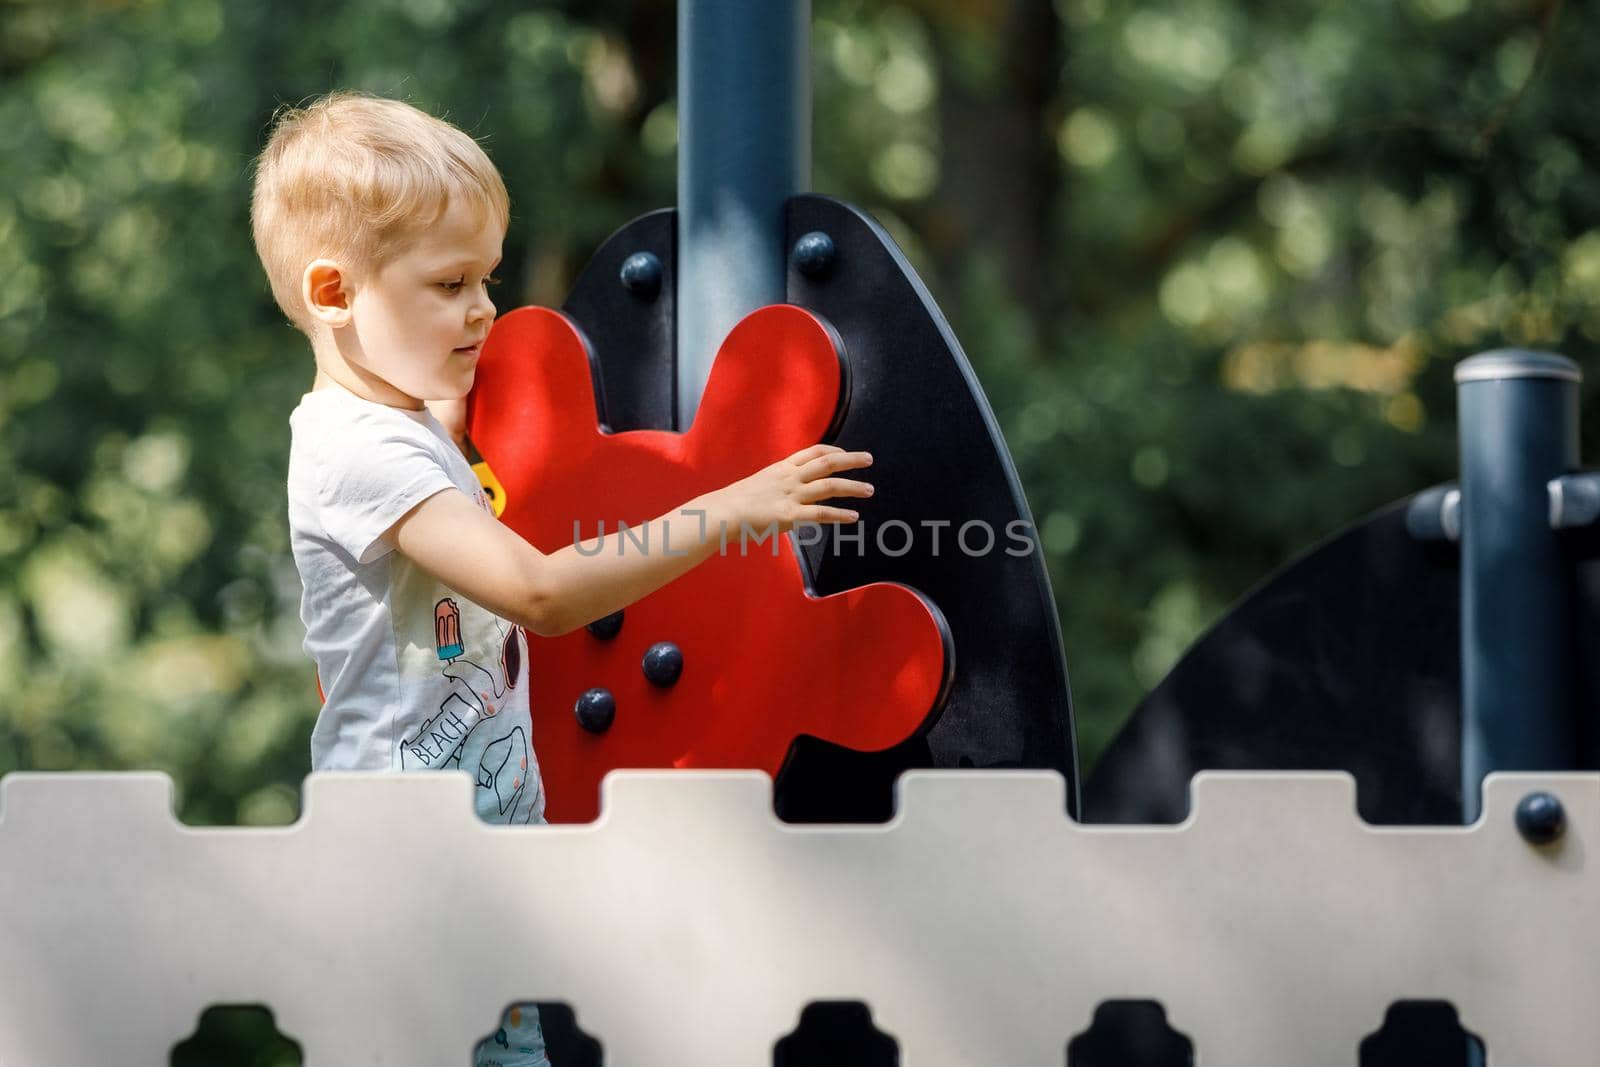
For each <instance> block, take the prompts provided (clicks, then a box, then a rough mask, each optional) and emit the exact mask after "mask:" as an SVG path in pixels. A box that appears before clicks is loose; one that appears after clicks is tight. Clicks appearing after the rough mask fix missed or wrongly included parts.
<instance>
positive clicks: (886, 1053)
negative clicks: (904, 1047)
mask: <svg viewBox="0 0 1600 1067" xmlns="http://www.w3.org/2000/svg"><path fill="white" fill-rule="evenodd" d="M899 1063H900V1046H899V1045H898V1044H897V1043H896V1042H895V1039H894V1038H892V1037H890V1036H889V1035H888V1034H886V1033H884V1032H883V1031H882V1030H879V1029H878V1028H877V1027H876V1026H874V1025H873V1024H872V1009H871V1008H869V1007H867V1005H865V1004H863V1003H861V1002H860V1001H859V1000H819V1001H813V1002H812V1003H810V1004H807V1005H806V1006H805V1009H804V1010H803V1011H801V1012H800V1024H799V1025H798V1026H796V1027H795V1029H794V1030H793V1031H791V1032H790V1033H789V1034H787V1035H786V1036H784V1037H783V1038H780V1039H779V1041H778V1043H777V1044H776V1045H774V1046H773V1048H772V1067H898V1065H899Z"/></svg>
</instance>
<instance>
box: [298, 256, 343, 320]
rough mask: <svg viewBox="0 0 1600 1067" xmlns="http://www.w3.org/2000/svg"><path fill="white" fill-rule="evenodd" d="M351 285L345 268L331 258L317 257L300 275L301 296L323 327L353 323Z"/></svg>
mask: <svg viewBox="0 0 1600 1067" xmlns="http://www.w3.org/2000/svg"><path fill="white" fill-rule="evenodd" d="M350 295H351V292H350V287H349V284H348V281H347V279H346V278H345V274H344V269H343V268H342V267H340V266H339V264H337V263H335V262H334V261H333V260H331V259H314V260H312V261H311V262H310V263H308V264H306V272H305V273H304V274H303V275H301V276H300V299H302V300H304V301H305V302H306V308H307V309H308V310H309V311H310V312H311V314H312V315H313V316H314V317H315V318H316V319H317V321H319V322H321V323H322V324H323V325H324V326H327V327H329V328H331V329H338V328H339V327H341V326H348V325H349V324H350Z"/></svg>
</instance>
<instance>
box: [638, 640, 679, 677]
mask: <svg viewBox="0 0 1600 1067" xmlns="http://www.w3.org/2000/svg"><path fill="white" fill-rule="evenodd" d="M642 666H643V667H644V676H645V677H646V678H647V679H649V681H650V684H651V685H659V686H661V687H662V688H663V689H665V688H666V687H667V686H669V685H672V684H673V683H674V682H676V681H677V680H678V678H679V676H680V675H682V674H683V653H682V652H681V651H680V650H679V649H678V646H677V645H675V644H673V643H672V642H671V641H657V642H656V643H655V644H653V645H651V646H650V647H649V648H648V649H646V650H645V654H644V663H643V664H642Z"/></svg>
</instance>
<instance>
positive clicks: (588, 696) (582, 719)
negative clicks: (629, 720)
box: [572, 689, 617, 734]
mask: <svg viewBox="0 0 1600 1067" xmlns="http://www.w3.org/2000/svg"><path fill="white" fill-rule="evenodd" d="M572 710H573V711H574V712H576V713H577V716H578V725H579V726H581V727H583V728H584V729H585V730H588V731H589V732H590V733H591V734H603V733H605V732H606V731H607V730H609V729H611V723H612V722H613V721H614V720H615V719H616V717H617V698H616V697H614V696H612V695H611V690H609V689H586V690H584V693H583V695H582V696H580V697H579V698H578V702H577V703H576V704H574V705H573V706H572Z"/></svg>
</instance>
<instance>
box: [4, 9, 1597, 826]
mask: <svg viewBox="0 0 1600 1067" xmlns="http://www.w3.org/2000/svg"><path fill="white" fill-rule="evenodd" d="M674 28H675V27H674V6H673V4H672V3H669V2H666V0H596V2H592V3H578V2H576V0H573V2H564V3H538V2H530V0H525V2H522V3H498V2H489V0H365V2H362V3H327V2H321V3H311V2H307V0H282V2H274V3H271V4H265V3H257V2H253V0H167V2H162V0H128V2H120V3H119V2H114V0H100V2H86V0H78V2H67V3H42V2H41V3H30V2H26V0H24V2H20V3H16V2H14V3H10V4H7V5H6V6H5V7H4V8H3V9H0V773H3V772H4V771H7V770H12V769H18V768H27V769H60V768H71V767H79V768H113V769H120V768H159V769H163V770H166V771H168V772H170V773H171V774H172V775H173V776H174V778H175V779H176V780H177V781H178V782H179V785H180V789H181V809H182V811H183V813H184V815H185V817H186V818H187V819H189V820H190V821H198V822H206V821H217V822H233V821H244V822H282V821H286V820H287V819H289V818H290V817H291V816H292V813H293V812H294V810H295V808H296V806H297V803H298V801H297V789H298V785H299V781H300V779H301V777H302V776H303V775H304V774H305V773H306V771H307V770H308V757H307V737H308V734H309V730H310V725H311V722H312V720H313V718H314V715H315V710H316V697H315V693H314V690H313V688H312V679H311V670H310V667H309V664H308V663H307V662H306V661H304V660H303V658H302V656H301V653H300V650H299V640H300V632H299V627H298V619H297V606H298V583H297V579H296V577H295V573H294V569H293V564H292V561H291V560H290V558H289V552H288V544H287V536H286V521H285V517H284V513H285V503H284V498H283V482H284V471H285V464H286V457H287V448H288V427H287V421H286V420H287V415H288V412H289V411H290V409H291V408H292V407H293V406H294V403H295V401H296V398H297V397H298V395H299V394H300V393H301V392H302V391H303V390H304V389H305V388H306V387H307V385H308V384H309V381H310V377H311V363H310V357H309V352H308V350H307V348H306V346H305V344H304V342H303V341H302V339H301V338H300V337H299V335H297V334H296V333H294V332H293V331H292V330H291V329H290V328H289V327H288V326H287V325H286V324H284V323H283V322H282V321H281V318H280V317H279V315H278V313H277V311H276V309H275V308H274V307H273V305H272V302H271V299H270V296H269V294H268V291H267V287H266V283H265V280H264V278H263V277H262V275H261V273H260V269H259V267H258V265H257V263H256V261H255V257H254V253H253V251H252V249H251V246H250V240H249V227H248V223H247V211H248V189H249V171H248V164H249V161H250V160H251V158H252V156H253V155H254V153H255V152H256V150H257V149H258V147H259V145H260V143H261V140H262V138H263V135H264V132H265V128H266V126H267V123H268V121H269V120H270V117H271V115H272V112H273V109H274V107H275V106H277V105H278V104H280V103H283V102H294V101H299V100H301V99H303V98H305V97H307V96H309V95H312V94H316V93H320V92H323V91H326V90H329V89H332V88H336V87H354V88H361V89H367V90H371V91H375V92H379V93H383V94H387V95H396V96H401V97H404V98H406V99H409V100H411V101H412V102H414V103H416V104H418V105H419V106H422V107H424V108H427V109H429V110H432V111H434V112H436V113H440V114H444V115H446V116H447V117H449V118H451V119H452V120H453V121H455V122H457V123H458V124H460V125H462V126H463V127H464V128H466V129H467V130H468V131H470V132H472V133H473V134H475V135H477V136H479V137H482V138H483V139H484V141H485V144H486V146H487V148H488V149H489V151H490V153H491V155H492V156H493V157H494V158H495V160H496V162H497V163H498V164H499V165H500V167H501V168H502V170H503V171H504V173H505V175H506V178H507V184H508V185H509V187H510V189H511V191H512V197H513V220H512V228H511V232H510V235H509V236H508V239H507V242H506V253H507V255H506V262H507V269H506V272H505V273H506V274H507V276H508V282H509V286H508V288H507V289H503V290H502V293H504V294H514V296H513V298H511V299H503V300H502V303H503V304H506V305H512V304H516V303H521V302H539V303H559V302H560V300H561V299H562V295H563V293H564V292H565V289H566V286H567V284H568V283H569V282H570V280H571V278H572V276H573V275H574V274H575V272H576V271H577V270H578V269H579V268H580V267H581V266H582V264H583V261H584V259H585V257H586V256H587V255H588V253H589V252H590V251H591V250H593V249H594V248H595V247H597V246H598V244H599V243H600V242H601V241H602V240H603V239H604V237H605V236H606V235H607V234H608V233H609V232H610V231H611V230H612V229H614V228H615V227H616V226H618V225H620V224H622V223H623V222H625V221H627V220H628V219H630V218H632V217H633V216H635V215H637V214H640V213H642V212H643V211H646V210H649V209H651V208H655V207H660V206H664V205H668V204H670V203H671V202H672V201H673V198H674V192H673V186H674V151H675V137H676V123H675V114H674V105H673V99H672V98H673V91H674V85H673V79H674V76H675V75H674V70H673V63H674V52H673V50H674V41H673V33H674ZM813 48H814V69H815V86H814V89H815V98H816V127H815V131H816V132H815V159H816V166H815V179H814V183H813V184H814V188H815V189H816V190H818V191H820V192H824V193H829V194H832V195H836V196H840V197H843V198H844V199H847V200H850V201H853V202H855V203H859V204H862V205H863V206H865V207H867V208H868V209H869V210H871V211H873V212H874V213H875V214H876V215H878V216H879V217H880V218H881V219H882V220H883V221H884V222H885V223H886V225H887V226H888V227H889V228H890V230H891V232H893V233H894V234H895V235H896V237H897V239H899V240H900V241H901V242H902V244H903V245H904V247H905V248H906V250H907V252H908V254H909V255H910V256H911V258H912V259H913V261H914V262H915V263H916V264H917V265H918V267H919V269H920V270H922V271H923V273H924V275H925V277H926V278H927V280H928V281H929V283H930V285H931V286H932V288H933V289H934V291H935V294H936V295H937V296H938V297H939V298H940V301H941V304H942V306H943V307H944V308H945V310H946V312H947V314H948V315H949V317H950V319H951V321H952V323H953V325H954V327H955V329H956V332H957V334H958V336H960V337H961V338H962V340H963V342H964V344H965V347H966V349H967V352H968V355H969V356H970V357H971V359H972V361H973V363H974V364H975V365H976V367H977V369H978V372H979V375H980V377H981V379H982V380H983V382H984V383H985V386H986V388H987V389H988V391H989V394H990V398H991V400H992V402H993V404H994V406H995V408H996V412H997V414H998V415H999V417H1000V420H1001V422H1002V425H1003V427H1004V429H1005V431H1006V434H1007V437H1008V439H1009V441H1010V444H1011V447H1012V449H1013V452H1014V455H1015V458H1016V460H1017V463H1018V466H1019V468H1020V470H1021V473H1022V477H1023V482H1024V484H1025V485H1026V487H1027V489H1028V493H1029V497H1030V501H1031V503H1032V506H1033V509H1034V512H1035V516H1036V518H1037V519H1038V521H1039V523H1040V526H1041V529H1042V533H1043V539H1044V545H1045V549H1046V551H1047V553H1048V555H1049V562H1050V567H1051V573H1052V578H1053V581H1054V583H1055V590H1056V594H1057V598H1058V601H1059V604H1060V606H1061V613H1062V620H1063V628H1064V633H1065V640H1066V648H1067V656H1068V665H1069V669H1070V672H1071V675H1072V680H1073V687H1074V696H1075V700H1076V704H1077V710H1078V714H1079V725H1080V730H1081V733H1082V740H1083V748H1084V754H1085V757H1086V760H1092V758H1093V756H1094V755H1095V754H1096V753H1097V752H1098V751H1099V749H1100V748H1101V747H1102V746H1103V745H1104V743H1105V741H1106V740H1107V739H1108V738H1109V737H1110V735H1111V734H1112V733H1113V732H1114V730H1115V729H1116V727H1117V725H1118V724H1119V723H1120V722H1121V720H1122V719H1123V717H1125V715H1126V714H1127V713H1128V711H1129V710H1131V708H1132V707H1133V705H1134V704H1135V703H1136V701H1137V700H1138V698H1139V696H1140V694H1141V693H1142V692H1143V691H1144V690H1146V689H1147V688H1148V687H1149V686H1150V685H1152V684H1153V683H1154V682H1155V681H1156V680H1157V679H1158V678H1159V677H1160V676H1161V674H1162V673H1163V672H1164V671H1165V670H1166V669H1167V668H1168V667H1169V666H1170V665H1171V663H1172V662H1173V661H1174V660H1175V659H1176V657H1177V656H1178V655H1179V654H1180V653H1181V651H1182V650H1183V649H1184V648H1185V647H1186V646H1187V645H1188V643H1189V642H1190V641H1191V640H1192V639H1193V638H1194V637H1195V636H1196V635H1197V634H1198V632H1199V631H1200V630H1201V629H1202V628H1203V627H1205V626H1206V625H1208V624H1209V623H1210V622H1211V621H1213V620H1214V619H1215V618H1216V617H1217V616H1218V615H1219V613H1220V612H1221V611H1222V610H1223V608H1224V607H1225V605H1226V604H1227V603H1228V602H1229V601H1230V600H1232V599H1233V598H1235V597H1236V596H1238V595H1239V594H1240V593H1241V592H1243V591H1244V590H1245V589H1246V588H1247V587H1248V586H1249V585H1251V584H1252V583H1254V582H1255V581H1257V580H1259V579H1260V578H1261V577H1263V576H1264V575H1265V574H1266V573H1267V572H1269V571H1270V570H1271V569H1272V568H1273V567H1275V566H1277V565H1279V564H1281V563H1282V562H1284V561H1286V560H1287V559H1288V558H1289V557H1290V556H1292V555H1293V554H1295V553H1297V552H1299V551H1301V550H1303V549H1304V548H1306V547H1308V546H1309V545H1310V544H1311V543H1313V542H1314V541H1316V540H1317V539H1319V538H1321V537H1323V536H1326V535H1327V534H1330V533H1332V532H1333V531H1334V530H1335V529H1337V528H1338V527H1340V526H1342V525H1344V524H1346V523H1348V522H1350V521H1353V520H1354V519H1356V518H1358V517H1359V516H1360V515H1362V514H1363V513H1365V512H1366V511H1368V510H1370V509H1372V508H1374V507H1376V506H1378V505H1379V504H1382V503H1384V502H1386V501H1388V500H1390V499H1393V498H1395V497H1398V496H1401V495H1403V494H1405V493H1407V492H1410V491H1413V490H1415V489H1418V488H1421V487H1423V486H1425V485H1428V484H1431V483H1433V482H1437V481H1442V480H1445V479H1447V478H1450V477H1452V476H1453V474H1454V449H1455V445H1454V437H1453V433H1454V427H1453V388H1452V385H1451V381H1450V369H1451V366H1452V365H1453V364H1454V362H1455V361H1456V360H1458V359H1459V358H1461V357H1464V356H1466V355H1469V354H1471V353H1472V352H1475V351H1480V350H1483V349H1487V348H1493V347H1499V346H1502V345H1521V346H1530V347H1539V348H1547V349H1554V350H1559V351H1563V352H1565V353H1566V354H1567V355H1569V356H1572V357H1574V358H1576V359H1578V360H1579V361H1580V362H1581V363H1583V364H1584V365H1585V367H1586V368H1587V369H1588V371H1589V372H1590V376H1591V378H1593V377H1594V376H1595V375H1596V373H1597V372H1600V368H1597V367H1596V362H1595V349H1596V343H1597V342H1600V118H1597V113H1596V111H1595V109H1594V106H1593V104H1592V102H1591V97H1592V87H1591V85H1590V78H1589V72H1590V71H1592V70H1593V69H1596V67H1597V66H1600V16H1597V15H1596V14H1595V13H1594V12H1593V10H1592V9H1590V8H1586V7H1584V6H1580V5H1564V4H1563V3H1561V0H1487V2H1480V3H1475V4H1469V3H1468V2H1467V0H1399V2H1378V0H1360V2H1352V3H1347V4H1337V5H1332V4H1325V3H1319V2H1314V0H1280V2H1278V3H1273V4H1266V3H1257V2H1250V0H1150V2H1145V3H1138V4H1133V3H1123V2H1118V0H1057V2H1056V3H1054V4H1052V3H1049V2H1048V0H983V2H977V0H907V2H904V3H889V2H867V0H815V3H814V34H813ZM1589 395H1590V397H1591V399H1590V402H1589V403H1588V404H1587V405H1586V407H1587V408H1588V409H1589V416H1588V418H1587V419H1586V423H1585V435H1586V442H1585V444H1586V449H1585V450H1586V453H1587V454H1589V455H1591V456H1592V455H1594V454H1595V452H1596V449H1597V447H1600V440H1596V433H1597V431H1600V407H1597V406H1596V404H1595V403H1594V402H1593V399H1592V392H1591V393H1590V394H1589Z"/></svg>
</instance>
